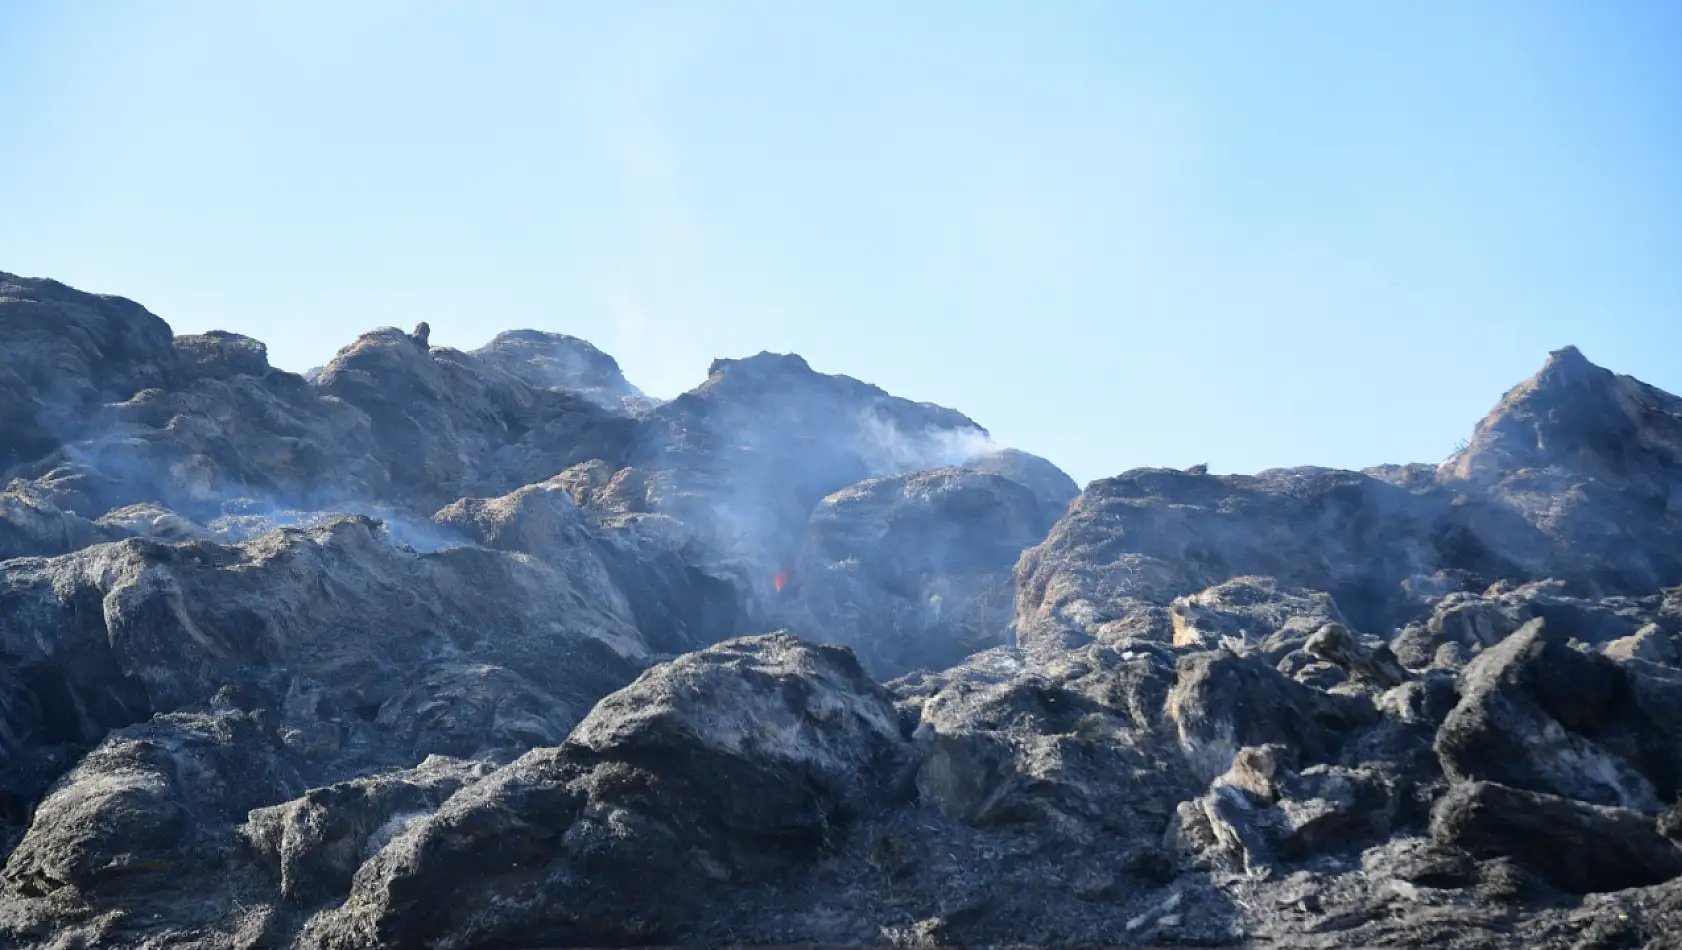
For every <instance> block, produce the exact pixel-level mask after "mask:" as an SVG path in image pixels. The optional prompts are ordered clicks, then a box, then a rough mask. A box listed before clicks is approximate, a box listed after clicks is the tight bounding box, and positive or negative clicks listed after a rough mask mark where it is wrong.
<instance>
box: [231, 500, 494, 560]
mask: <svg viewBox="0 0 1682 950" xmlns="http://www.w3.org/2000/svg"><path fill="white" fill-rule="evenodd" d="M224 507H225V509H226V510H227V512H228V513H227V514H225V515H223V516H222V517H220V518H216V519H213V520H212V521H211V522H210V523H209V524H208V525H207V527H208V528H209V529H210V531H211V533H212V535H213V536H214V537H216V539H217V540H219V541H221V542H222V543H224V544H235V543H239V542H242V541H249V540H251V539H253V538H255V537H257V536H259V535H262V534H265V533H267V532H269V531H273V530H274V529H276V528H308V527H313V526H315V525H319V524H325V523H327V522H329V521H333V520H335V519H337V518H342V517H344V516H346V515H362V516H364V517H368V518H373V519H374V520H376V521H378V522H380V524H381V525H382V526H383V527H384V534H385V538H386V540H387V541H389V542H390V543H391V544H392V545H393V546H395V547H398V548H404V549H407V550H410V551H413V552H414V553H416V554H436V553H438V552H439V551H448V550H451V549H453V548H463V547H473V546H475V545H474V542H473V541H472V540H471V539H470V538H468V537H466V536H465V535H462V534H460V533H458V532H456V531H454V530H451V529H449V528H445V527H442V526H439V525H436V524H433V523H432V522H431V521H426V520H422V519H419V518H416V517H414V516H413V515H410V514H407V513H405V512H402V511H398V510H396V509H393V508H390V507H388V506H385V505H371V504H360V503H350V504H344V505H336V506H334V507H333V508H331V509H318V510H299V509H296V508H287V507H284V506H282V505H279V504H276V503H274V502H272V501H259V500H257V499H252V498H241V499H236V500H233V501H230V502H228V503H227V504H226V505H225V506H224Z"/></svg>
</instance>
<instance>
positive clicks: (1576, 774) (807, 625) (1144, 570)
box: [0, 278, 1682, 950]
mask: <svg viewBox="0 0 1682 950" xmlns="http://www.w3.org/2000/svg"><path fill="white" fill-rule="evenodd" d="M4 281H5V284H4V286H5V287H6V288H7V290H6V293H5V294H0V298H4V299H0V331H12V330H14V329H15V332H0V419H4V420H6V425H8V426H13V425H15V426H17V427H18V431H19V432H20V435H19V436H18V438H17V440H15V441H13V442H10V443H8V444H10V445H19V446H25V447H26V448H24V449H19V450H15V451H17V452H19V453H20V455H19V457H18V458H16V459H10V460H8V461H7V462H6V463H5V465H6V466H8V467H9V472H8V477H9V478H10V479H11V480H10V482H9V485H8V488H7V490H6V491H5V492H4V493H3V494H0V558H5V557H8V556H9V555H13V554H26V555H34V556H31V557H23V558H13V559H10V560H0V835H3V837H0V851H3V854H4V866H3V869H0V935H3V937H0V939H3V940H5V941H7V942H9V943H10V944H11V945H16V946H25V947H29V946H42V947H47V946H66V945H77V944H78V943H79V944H81V945H99V946H106V945H109V946H130V945H145V946H152V947H195V948H209V947H217V948H220V947H230V948H231V947H312V948H315V947H319V948H327V947H411V946H419V947H434V948H445V947H450V948H470V947H484V948H489V947H518V946H601V945H609V944H611V945H646V944H671V943H678V944H687V945H696V946H715V945H724V944H735V945H740V944H750V945H751V944H761V945H763V944H776V945H788V944H792V943H822V944H837V945H841V944H845V945H866V944H868V945H880V944H883V943H888V944H893V945H898V946H940V945H995V944H1006V943H1008V944H1035V945H1061V944H1081V945H1093V944H1103V945H1110V946H1118V945H1119V946H1150V945H1161V944H1195V945H1206V946H1208V945H1237V944H1244V945H1281V946H1285V945H1288V946H1314V947H1334V946H1336V947H1356V946H1374V945H1377V946H1392V945H1394V946H1438V947H1485V948H1490V947H1514V948H1517V947H1523V948H1526V950H1532V948H1555V947H1557V948H1561V950H1563V948H1567V947H1569V948H1578V947H1582V948H1591V947H1602V948H1612V947H1642V948H1648V950H1652V948H1661V947H1668V946H1674V945H1675V942H1674V935H1675V934H1678V933H1682V881H1679V878H1678V873H1679V872H1682V860H1679V858H1678V855H1682V848H1679V847H1678V845H1677V842H1678V841H1682V809H1679V808H1677V807H1676V806H1675V804H1674V803H1675V802H1676V801H1678V795H1679V794H1682V732H1678V727H1677V725H1676V724H1677V723H1678V722H1682V668H1678V666H1677V662H1678V659H1679V657H1682V650H1679V649H1678V647H1679V643H1678V636H1679V635H1682V588H1672V587H1668V586H1667V585H1674V584H1677V583H1678V582H1679V581H1682V564H1678V562H1677V560H1676V557H1677V555H1676V553H1675V550H1674V543H1673V539H1674V538H1675V537H1676V536H1677V533H1676V530H1675V529H1676V527H1677V526H1676V525H1675V523H1674V520H1673V519H1674V518H1675V517H1676V515H1677V512H1678V509H1679V506H1678V503H1677V501H1676V498H1677V493H1678V491H1679V490H1682V489H1679V488H1678V480H1677V477H1676V470H1677V469H1676V460H1677V459H1678V458H1682V452H1678V451H1677V449H1678V446H1679V445H1682V440H1679V439H1678V438H1677V430H1676V429H1675V428H1674V427H1673V426H1672V424H1671V423H1669V422H1666V421H1665V419H1664V418H1661V417H1662V416H1664V414H1665V413H1669V412H1673V411H1674V407H1675V406H1676V404H1677V401H1676V400H1675V399H1674V398H1673V397H1669V396H1666V395H1665V394H1663V393H1661V392H1659V391H1657V390H1653V389H1651V387H1646V386H1645V385H1644V384H1641V383H1638V382H1635V381H1633V380H1628V379H1626V378H1624V377H1618V376H1615V375H1613V374H1611V373H1609V372H1607V371H1604V370H1601V369H1599V368H1597V367H1594V366H1592V364H1589V363H1587V361H1586V360H1584V359H1582V358H1581V356H1580V354H1577V353H1575V351H1572V350H1567V351H1561V352H1560V353H1558V354H1555V356H1554V358H1553V359H1551V360H1550V361H1549V363H1548V365H1547V367H1545V368H1544V370H1543V371H1542V372H1541V373H1540V374H1538V376H1537V377H1535V378H1534V379H1533V380H1531V381H1529V382H1527V383H1525V384H1523V385H1521V386H1520V387H1518V388H1517V389H1515V390H1514V391H1513V392H1512V393H1509V395H1508V396H1507V398H1506V399H1504V400H1503V401H1502V402H1501V404H1500V405H1499V406H1497V408H1496V409H1495V411H1494V412H1492V414H1491V415H1490V416H1489V417H1488V418H1487V419H1486V420H1484V422H1483V423H1481V424H1480V426H1479V428H1478V429H1477V431H1476V433H1475V434H1474V437H1473V439H1472V440H1471V442H1470V444H1469V447H1468V449H1467V451H1466V452H1465V453H1461V454H1460V455H1459V456H1457V457H1456V458H1455V459H1452V460H1450V462H1449V463H1447V464H1445V465H1444V466H1441V467H1432V466H1425V465H1414V466H1401V467H1383V468H1379V469H1373V470H1369V471H1368V472H1364V473H1356V472H1337V471H1331V470H1325V469H1295V470H1281V471H1274V472H1265V473H1261V474H1259V475H1255V476H1211V475H1209V474H1208V473H1207V472H1206V470H1202V469H1192V470H1188V471H1184V472H1178V471H1169V470H1159V469H1143V470H1137V471H1133V472H1128V473H1124V474H1122V475H1120V476H1117V477H1116V478H1113V479H1104V480H1100V481H1098V482H1094V483H1093V484H1092V485H1090V486H1088V487H1087V490H1086V491H1085V492H1077V490H1076V487H1075V486H1074V484H1073V483H1072V482H1071V481H1069V480H1068V478H1067V476H1066V475H1064V474H1063V473H1061V472H1060V471H1058V470H1057V469H1056V468H1055V466H1052V465H1051V464H1050V463H1048V462H1045V461H1044V460H1041V459H1036V458H1034V457H1032V456H1027V455H1024V454H1022V453H1017V452H1013V451H1011V450H1008V449H1000V448H999V447H997V446H994V445H992V444H991V442H990V441H989V440H988V438H987V435H986V432H985V430H984V429H982V428H981V427H980V426H978V425H976V424H975V423H974V422H973V421H971V420H969V419H968V418H967V417H964V416H962V415H961V414H959V413H956V412H954V411H952V410H947V409H942V408H940V407H935V406H929V405H925V404H919V403H913V402H909V401H906V400H900V399H896V398H894V397H892V396H891V395H889V394H887V393H884V392H883V391H881V390H880V389H877V388H876V387H873V386H869V385H868V384H865V383H862V382H860V381H858V380H853V379H849V378H847V377H838V376H829V375H825V374H820V373H816V372H814V371H812V370H811V368H810V367H809V366H808V365H806V364H805V362H804V361H803V360H800V359H799V358H798V357H794V356H787V355H777V354H760V355H758V356H754V357H749V358H747V359H743V360H721V361H718V362H717V363H715V364H714V365H713V366H712V367H711V368H710V371H709V377H708V379H707V380H706V381H705V382H704V383H703V384H702V385H700V386H699V387H697V388H696V389H695V390H693V391H692V392H690V393H687V394H685V395H684V396H681V397H679V398H678V399H675V400H672V401H670V402H667V403H661V404H653V403H651V401H648V400H646V399H642V398H640V397H639V394H637V393H636V391H635V390H634V388H631V387H630V385H629V383H626V382H625V381H624V380H623V376H622V375H621V374H619V372H618V369H617V366H616V365H615V364H613V362H612V360H611V357H607V356H606V355H605V354H600V353H599V351H596V350H595V349H594V348H593V347H590V346H589V345H588V344H586V343H584V342H583V341H580V340H576V339H575V338H571V337H566V336H564V335H559V334H543V333H536V332H532V331H516V332H512V333H509V334H504V335H502V336H499V337H498V338H497V339H496V340H495V341H493V342H492V344H490V345H489V346H487V347H484V348H481V349H480V350H476V351H473V352H464V351H458V350H452V349H448V348H443V347H432V346H431V345H430V341H429V338H428V334H427V332H426V328H425V327H424V326H422V327H419V328H417V329H416V332H414V333H403V332H401V331H398V330H393V329H389V328H387V329H381V330H376V331H374V332H372V333H369V334H366V335H364V336H363V337H361V338H360V339H359V340H357V341H356V342H355V343H353V344H351V345H350V346H348V347H346V348H345V349H344V350H343V351H341V352H340V354H339V355H338V356H337V357H336V358H335V360H334V361H333V362H332V363H330V364H329V365H328V366H327V367H324V368H323V369H322V370H321V371H320V372H319V373H313V374H311V377H310V378H309V379H305V378H304V377H300V376H296V375H293V374H289V373H284V372H283V371H279V370H276V369H273V368H272V367H269V366H268V364H267V357H266V353H265V351H264V349H263V347H262V345H261V344H260V343H258V342H257V341H254V340H249V339H248V338H244V337H239V336H237V335H234V334H225V333H208V334H202V335H197V336H193V337H186V336H183V337H172V336H171V335H170V334H169V332H168V328H167V326H164V325H162V321H159V320H157V319H156V318H155V317H152V316H151V315H149V314H146V313H145V312H144V311H143V310H140V308H138V306H137V305H133V304H130V303H128V302H126V301H117V300H114V299H111V298H98V297H93V296H92V295H85V294H80V293H79V292H77V291H74V290H71V289H70V288H65V287H62V286H61V285H56V284H51V283H50V282H40V281H23V280H18V279H13V278H5V279H4ZM14 304H15V307H14ZM55 316H58V317H61V318H60V319H56V320H55V319H53V318H54V317H55ZM14 325H15V326H14ZM11 339H27V340H29V341H31V342H30V344H29V346H28V347H27V348H22V349H20V348H16V347H8V346H7V343H6V341H7V340H11ZM55 374H57V375H62V376H64V377H66V378H65V379H64V380H63V381H62V382H60V383H54V382H53V380H54V378H55ZM29 439H35V440H36V441H35V442H33V443H31V442H29V441H28V440H29ZM1077 496H1078V497H1077ZM370 515H374V516H377V517H370ZM1024 549H1026V550H1024ZM779 629H782V630H783V631H784V632H780V633H769V631H775V630H779ZM818 641H829V645H824V644H821V643H819V642H818ZM836 644H840V645H836ZM890 678H891V679H890ZM883 680H887V682H886V683H885V684H884V683H883V682H882V681H883ZM655 882H657V885H656V883H655Z"/></svg>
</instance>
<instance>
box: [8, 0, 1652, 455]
mask: <svg viewBox="0 0 1682 950" xmlns="http://www.w3.org/2000/svg"><path fill="white" fill-rule="evenodd" d="M1679 102H1682V6H1678V5H1676V4H1673V3H1664V2H1652V3H1642V2H1634V0H1629V2H1619V3H1612V4H1590V3H1546V4H1544V3H1534V2H1514V3H1498V2H1480V3H1477V4H1451V3H1440V4H1439V3H1400V2H1391V3H1368V4H1331V3H1321V4H1295V5H1282V4H1260V3H1249V4H1191V3H1176V4H1144V3H1140V4H1123V3H1113V2H1106V3H1091V4H1075V3H1057V4H1002V3H999V4H994V3H974V2H965V3H956V2H946V3H925V4H917V5H914V8H913V9H905V5H901V4H889V3H875V2H871V3H864V2H860V3H847V4H813V3H808V4H795V3H757V4H753V3H731V4H725V3H689V4H675V5H662V4H655V3H638V4H594V5H586V4H581V3H577V4H575V3H568V4H563V3H512V2H509V3H498V4H467V3H384V2H372V0H365V2H359V3H356V4H340V3H330V2H326V0H309V2H280V0H274V2H247V3H239V4H223V3H209V2H203V3H198V2H186V0H182V2H141V0H123V2H116V0H104V2H95V0H87V2H80V3H75V4H65V3H54V2H49V0H23V2H18V0H13V2H12V3H9V4H7V7H6V12H5V18H4V21H3V24H0V115H4V116H5V118H6V121H5V131H4V133H3V135H0V269H5V270H9V271H12V272H16V273H22V274H28V275H35V276H44V277H53V278H55V279H58V280H61V281H64V282H66V283H69V284H71V285H73V286H76V287H79V288H82V289H85V290H90V291H97V292H107V293H117V294H121V295H123V296H126V297H130V298H133V299H135V300H138V301H140V302H141V303H143V304H145V305H146V306H147V307H148V308H149V309H151V310H152V311H153V312H155V313H157V314H159V315H160V316H162V317H164V318H165V319H166V320H168V321H169V322H170V323H171V324H172V325H173V326H174V327H175V329H176V331H177V332H198V331H202V330H206V329H211V328H220V329H227V330H234V331H237V332H240V333H245V334H249V335H251V336H255V337H257V338H259V339H261V340H264V341H265V342H266V343H268V345H269V347H270V354H271V358H272V360H273V362H274V363H276V364H277V365H280V366H284V367H287V368H290V369H295V370H300V371H301V370H304V369H306V368H308V367H311V366H315V365H319V364H321V363H323V362H325V361H326V360H327V359H328V358H329V357H331V355H332V354H333V353H334V351H335V350H337V349H338V348H339V347H340V346H343V345H345V344H347V343H349V342H351V341H352V340H353V339H354V338H355V337H356V335H357V334H358V333H360V332H362V331H365V330H367V329H370V328H372V327H375V326H378V325H381V324H394V325H399V326H402V327H404V328H407V327H409V326H411V325H413V324H414V323H416V322H418V321H420V320H426V321H429V322H430V323H431V325H432V327H433V336H432V339H433V342H434V343H435V344H443V345H452V346H460V347H464V348H465V347H474V346H478V345H480V344H482V343H484V342H485V341H486V340H488V339H489V338H490V337H491V336H492V335H494V334H495V333H496V332H497V331H499V330H503V329H509V328H515V327H533V328H539V329H547V330H556V331H562V332H566V333H571V334H575V335H577V336H582V337H585V338H587V339H589V340H591V341H593V342H595V343H596V344H598V345H599V346H601V347H602V348H603V349H605V350H607V351H608V352H610V353H612V354H613V355H615V356H616V357H617V358H618V359H619V361H620V363H621V365H622V366H623V367H624V369H625V372H626V375H627V376H628V377H629V378H630V379H631V380H632V381H633V382H634V383H636V384H637V385H639V386H641V387H642V388H643V389H644V390H645V391H647V392H649V393H650V394H653V395H658V396H671V395H674V394H676V393H677V392H679V391H682V390H684V389H687V388H689V387H690V386H693V385H695V384H696V383H698V382H699V381H700V380H701V379H702V378H703V376H704V374H705V372H706V368H707V365H708V363H709V362H710V361H711V360H712V359H714V358H716V357H736V356H744V355H748V354H751V353H754V352H758V351H760V350H773V351H779V352H798V353H800V354H802V355H803V356H805V357H806V358H807V360H808V361H809V362H810V363H811V364H812V365H813V367H814V368H816V369H819V370H821V371H824V372H836V373H846V374H848V375H852V376H856V377H858V378H861V379H864V380H868V381H870V382H873V383H876V384H878V385H880V386H882V387H884V388H885V389H887V390H888V391H890V392H893V393H895V394H897V395H902V396H906V397H909V398H913V399H921V400H929V401H933V402H937V403H940V404H942V405H947V406H952V407H954V408H957V409H959V410H961V411H963V412H964V413H966V414H968V415H969V416H971V417H972V418H974V419H976V420H977V421H979V422H980V423H982V424H983V425H985V426H987V427H988V428H989V429H990V430H991V431H992V433H993V435H994V436H995V437H996V438H997V440H998V441H999V442H1001V443H1004V444H1009V445H1014V446H1018V447H1021V448H1023V449H1027V450H1029V451H1032V452H1035V453H1038V454H1041V455H1044V456H1046V457H1048V458H1050V459H1052V460H1053V461H1055V462H1057V463H1058V464H1059V465H1061V466H1062V467H1064V468H1065V469H1066V470H1068V471H1069V472H1070V473H1071V474H1072V475H1074V476H1075V478H1076V479H1077V480H1079V481H1081V482H1085V481H1087V480H1089V479H1092V478H1098V477H1102V476H1106V475H1111V474H1115V473H1117V472H1120V471H1122V470H1124V469H1127V468H1130V467H1133V466H1138V465H1172V466H1185V465H1190V464H1193V463H1196V462H1207V463H1209V464H1210V465H1211V467H1212V468H1213V469H1214V470H1215V471H1218V472H1225V471H1256V470H1260V469H1263V468H1267V467H1271V466H1279V465H1296V464H1320V465H1328V466H1338V467H1361V466H1365V465H1371V464H1375V463H1380V462H1390V461H1394V462H1402V461H1436V460H1438V459H1441V458H1443V457H1444V456H1446V455H1448V454H1449V452H1451V451H1452V450H1453V447H1454V444H1455V442H1456V441H1457V440H1459V439H1461V438H1463V437H1465V436H1467V435H1469V434H1470V432H1471V428H1472V425H1473V424H1474V423H1475V422H1476V420H1477V418H1478V417H1479V416H1480V415H1481V414H1482V413H1483V412H1484V411H1486V410H1487V409H1488V408H1489V407H1490V406H1491V405H1492V404H1493V403H1494V402H1495V401H1496V399H1498V398H1499V397H1500V395H1501V393H1502V391H1503V390H1504V389H1505V388H1506V387H1508V386H1509V385H1511V384H1512V383H1513V382H1514V381H1516V380H1518V379H1522V378H1524V377H1525V376H1527V375H1528V374H1529V373H1531V372H1533V371H1534V370H1535V369H1536V368H1537V367H1539V366H1540V365H1541V363H1542V361H1543V359H1544V358H1545V356H1546V353H1547V352H1548V351H1549V350H1552V349H1556V348H1558V347H1561V346H1564V345H1566V344H1576V345H1577V346H1579V347H1581V349H1582V350H1583V351H1584V353H1585V354H1587V355H1588V356H1589V357H1590V358H1591V359H1593V360H1594V361H1595V362H1597V363H1600V364H1601V365H1605V366H1609V367H1612V368H1614V369H1616V370H1618V371H1620V372H1623V373H1628V374H1631V375H1634V376H1638V377H1640V378H1642V379H1644V380H1647V381H1649V382H1651V383H1653V384H1655V385H1657V386H1660V387H1662V388H1665V389H1669V390H1671V391H1678V390H1682V269H1679V268H1678V267H1677V266H1676V262H1677V261H1678V260H1682V183H1679V180H1678V173H1677V170H1676V169H1677V167H1678V159H1677V156H1678V154H1679V153H1682V108H1678V105H1677V103H1679Z"/></svg>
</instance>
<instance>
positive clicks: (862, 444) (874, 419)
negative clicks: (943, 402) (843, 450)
mask: <svg viewBox="0 0 1682 950" xmlns="http://www.w3.org/2000/svg"><path fill="white" fill-rule="evenodd" d="M854 438H855V446H856V448H857V451H858V453H859V455H860V457H862V458H863V459H864V460H865V463H866V465H868V466H869V468H870V471H871V474H872V475H874V476H878V477H880V476H886V475H897V474H900V473H903V472H912V471H916V470H918V469H925V468H943V467H946V466H951V465H963V464H965V463H966V462H969V461H971V460H972V459H975V458H977V457H979V456H982V455H986V454H988V453H990V452H994V451H996V450H997V448H998V446H997V445H996V444H995V443H994V442H993V438H992V436H989V435H988V434H987V433H986V432H984V431H982V430H981V429H924V430H922V431H920V432H909V433H908V432H906V431H904V430H903V429H901V428H900V427H899V426H898V425H896V424H895V423H894V422H893V420H891V419H887V418H885V417H883V416H882V415H881V414H879V413H876V412H871V411H864V412H861V413H860V414H859V424H858V428H857V431H856V434H855V437H854Z"/></svg>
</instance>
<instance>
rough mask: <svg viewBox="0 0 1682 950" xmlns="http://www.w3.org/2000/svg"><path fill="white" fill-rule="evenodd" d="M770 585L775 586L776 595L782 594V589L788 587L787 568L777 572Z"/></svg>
mask: <svg viewBox="0 0 1682 950" xmlns="http://www.w3.org/2000/svg"><path fill="white" fill-rule="evenodd" d="M771 583H773V584H775V585H777V593H779V594H780V593H782V592H783V588H784V587H786V586H788V568H786V567H785V568H783V569H782V570H780V571H778V572H777V576H776V577H774V578H772V579H771Z"/></svg>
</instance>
